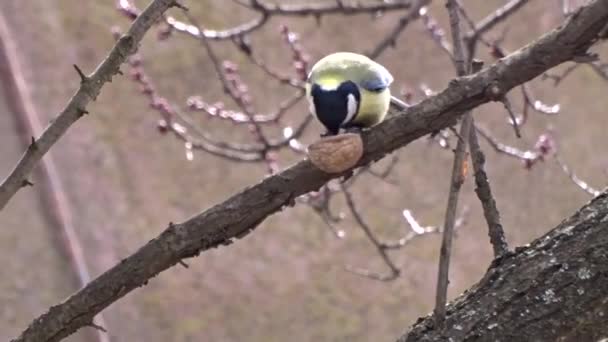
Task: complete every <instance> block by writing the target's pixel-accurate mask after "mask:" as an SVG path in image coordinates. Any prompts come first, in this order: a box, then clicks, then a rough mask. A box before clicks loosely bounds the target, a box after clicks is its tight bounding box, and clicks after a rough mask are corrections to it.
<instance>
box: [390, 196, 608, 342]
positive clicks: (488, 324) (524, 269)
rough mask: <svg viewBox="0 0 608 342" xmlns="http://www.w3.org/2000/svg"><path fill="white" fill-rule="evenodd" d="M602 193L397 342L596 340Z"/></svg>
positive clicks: (605, 210) (603, 263)
mask: <svg viewBox="0 0 608 342" xmlns="http://www.w3.org/2000/svg"><path fill="white" fill-rule="evenodd" d="M607 231H608V191H604V193H602V194H601V195H600V196H598V197H596V198H595V199H593V200H592V201H591V202H590V203H588V204H587V205H585V206H584V207H583V208H581V209H580V210H579V211H578V212H576V213H575V214H574V215H573V216H572V217H570V218H569V219H567V220H565V221H563V222H562V223H561V224H560V225H559V226H557V227H556V228H555V229H553V230H552V231H550V232H549V233H548V234H546V235H545V236H543V237H540V238H538V239H537V240H536V241H534V242H532V243H531V244H530V245H529V246H526V247H522V248H517V249H516V250H515V252H510V253H509V254H507V255H506V256H504V257H503V258H499V259H496V260H495V261H494V262H493V263H492V265H490V268H489V269H488V271H487V273H486V274H485V276H484V277H483V278H482V279H481V280H480V281H479V283H477V284H476V285H474V286H473V287H472V288H471V289H470V290H469V291H467V292H466V293H465V294H463V295H462V296H460V297H459V298H457V299H456V300H454V301H453V302H452V303H451V304H450V305H449V306H448V308H447V318H446V325H445V327H444V328H440V329H439V328H437V326H436V325H435V322H434V319H435V318H434V317H433V316H427V317H425V318H423V319H420V320H419V321H418V322H417V323H416V324H415V325H414V326H413V327H412V328H411V329H409V331H408V332H407V333H406V334H405V335H403V336H402V337H401V338H400V339H399V342H406V341H416V342H430V341H437V342H439V341H447V340H448V337H449V339H450V340H454V341H497V340H501V341H599V340H600V339H601V338H604V337H606V334H608V324H606V323H608V288H606V284H608V234H607V233H606V232H607Z"/></svg>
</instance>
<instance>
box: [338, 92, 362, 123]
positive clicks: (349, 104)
mask: <svg viewBox="0 0 608 342" xmlns="http://www.w3.org/2000/svg"><path fill="white" fill-rule="evenodd" d="M357 105H358V104H357V99H355V95H353V94H348V96H347V97H346V118H344V121H342V124H343V125H345V124H347V123H349V122H351V121H352V119H353V118H354V117H355V114H357Z"/></svg>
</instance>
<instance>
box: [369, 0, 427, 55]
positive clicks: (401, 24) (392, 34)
mask: <svg viewBox="0 0 608 342" xmlns="http://www.w3.org/2000/svg"><path fill="white" fill-rule="evenodd" d="M430 2H431V0H418V1H416V2H415V3H414V5H413V6H412V8H411V9H409V10H408V12H407V13H406V14H404V15H403V16H401V18H399V20H398V21H397V23H396V24H395V27H393V29H392V30H390V31H389V33H388V34H387V35H386V36H385V37H384V38H383V39H382V40H381V41H380V42H379V43H378V44H377V45H376V46H375V47H374V48H373V49H372V51H371V52H369V53H367V56H368V57H369V58H371V59H376V58H378V57H380V55H381V54H382V53H383V52H384V51H385V50H386V49H387V48H389V47H395V46H396V45H397V38H398V37H399V35H400V34H401V33H402V32H403V31H404V30H405V29H406V28H407V26H408V25H409V24H410V23H411V22H412V21H414V20H416V19H418V18H419V17H420V13H421V11H422V9H423V7H424V6H426V5H428V4H429V3H430ZM425 11H426V10H425Z"/></svg>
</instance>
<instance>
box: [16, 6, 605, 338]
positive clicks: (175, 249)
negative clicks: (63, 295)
mask: <svg viewBox="0 0 608 342" xmlns="http://www.w3.org/2000/svg"><path fill="white" fill-rule="evenodd" d="M169 5H170V4H169ZM607 23H608V2H606V1H604V0H594V1H591V2H589V3H588V4H587V5H585V6H583V7H581V8H580V9H578V10H577V11H576V12H575V13H573V14H572V15H571V16H570V17H569V18H567V19H566V21H565V22H564V24H563V25H561V26H560V27H559V28H557V29H555V30H553V31H551V32H549V33H547V34H545V35H543V36H542V37H540V38H539V39H537V40H536V41H535V42H533V43H531V44H529V45H527V46H525V47H523V48H521V49H520V50H518V51H516V52H514V53H512V54H511V55H509V56H507V57H505V58H503V59H501V60H500V61H498V62H497V63H495V64H494V65H492V66H490V67H488V68H486V69H484V70H482V71H480V72H478V73H476V74H474V75H470V76H464V77H460V78H457V79H455V80H453V81H452V82H450V84H449V85H448V87H447V88H446V89H444V90H443V91H441V92H439V93H438V94H437V95H435V96H432V97H429V98H427V99H425V100H424V101H422V102H420V103H418V104H416V105H413V106H411V107H409V108H407V109H406V110H404V111H403V112H402V113H401V114H399V115H395V116H393V117H390V118H389V119H387V120H386V121H385V122H383V123H381V124H379V125H377V126H376V127H374V128H372V129H370V130H367V131H364V132H363V133H362V138H363V141H364V147H365V154H364V156H363V158H362V159H361V160H360V162H359V164H358V166H364V165H368V164H370V163H372V162H374V161H377V160H379V159H381V158H383V157H384V156H385V155H387V154H388V153H390V152H392V151H394V150H396V149H398V148H402V147H404V146H406V145H407V144H409V143H410V142H412V141H414V140H416V139H418V138H420V137H422V136H424V135H427V134H429V133H432V132H436V131H439V130H441V129H444V128H447V127H450V126H452V125H453V124H454V123H455V122H456V120H457V119H458V118H459V117H460V116H462V115H463V113H465V112H466V111H469V110H471V109H473V108H475V107H477V106H480V105H482V104H484V103H487V102H491V101H499V100H500V99H502V98H503V97H504V95H505V94H506V93H507V92H508V91H509V90H511V89H512V88H513V87H516V86H519V85H521V84H523V83H524V82H527V81H529V80H531V79H533V78H535V77H537V76H539V75H542V74H543V73H545V72H546V71H547V70H549V69H550V68H552V67H554V66H556V65H559V64H561V63H563V62H566V61H570V60H573V59H575V58H578V57H580V56H584V55H586V54H587V49H588V48H589V47H590V46H591V45H593V44H594V43H595V42H596V41H597V40H598V39H599V36H598V35H599V34H600V32H602V30H605V28H606V25H607ZM341 176H343V174H325V173H323V172H321V171H319V170H317V169H316V168H315V167H314V166H313V165H312V164H310V162H308V161H307V160H304V161H301V162H299V163H297V164H296V165H294V166H292V167H290V168H288V169H286V170H284V171H282V172H280V173H278V174H275V175H273V176H270V177H267V178H266V179H264V180H263V181H261V182H260V183H258V184H256V185H253V186H251V187H248V188H246V189H244V190H243V191H242V192H240V193H238V194H236V195H234V196H232V197H230V198H229V199H227V200H226V201H224V202H223V203H220V204H218V205H216V206H214V207H212V208H210V209H208V210H206V211H204V212H202V213H200V214H198V215H196V216H194V217H192V218H191V219H189V220H187V221H185V222H183V223H179V224H172V223H170V224H169V225H168V227H167V228H166V229H165V230H164V231H163V232H162V233H161V234H160V235H159V236H158V237H156V238H155V239H153V240H151V241H150V242H148V243H147V244H146V245H144V246H142V247H141V248H140V249H139V250H138V251H136V252H135V253H134V254H132V255H131V256H129V257H127V258H126V259H124V260H123V261H122V262H120V263H119V264H117V265H115V266H114V267H112V268H111V269H110V270H108V271H107V272H105V273H104V274H102V275H100V276H99V277H98V278H96V279H95V280H93V281H92V282H91V283H89V284H88V285H87V286H85V287H84V288H83V289H81V290H80V291H78V292H77V293H75V294H74V295H72V296H71V297H70V298H68V299H66V300H65V301H64V302H63V303H60V304H58V305H55V306H53V307H51V308H50V309H49V310H48V311H47V312H46V313H44V314H42V315H41V316H40V317H38V318H37V319H35V320H34V321H33V322H32V323H31V324H30V326H29V327H28V328H27V329H26V330H25V331H24V332H23V333H22V334H21V336H19V337H18V338H17V339H15V340H14V341H59V340H61V339H62V338H64V337H66V336H68V335H70V334H72V333H73V332H75V331H76V330H78V329H79V328H81V327H83V326H85V325H87V324H90V323H91V321H92V318H93V317H94V316H95V314H97V313H98V312H100V311H102V310H103V309H104V308H106V307H107V306H109V305H110V304H112V303H113V302H115V301H117V300H118V299H120V298H121V297H123V296H124V295H126V294H127V293H129V292H131V291H132V290H134V289H135V288H137V287H140V286H143V285H145V284H146V283H147V282H148V281H149V280H150V279H151V278H153V277H154V276H156V275H157V274H158V273H160V272H162V271H164V270H166V269H168V268H169V267H172V266H173V265H176V264H178V263H180V262H182V259H184V258H190V257H194V256H197V255H199V254H200V253H201V252H203V251H205V250H208V249H210V248H215V247H220V246H222V245H229V244H231V243H232V242H234V239H238V238H242V237H244V236H245V235H247V234H248V233H250V232H251V231H252V230H253V229H255V227H256V226H257V225H259V224H260V223H261V222H262V221H264V219H265V218H266V217H268V216H269V215H271V214H273V213H276V212H278V211H280V210H282V209H284V208H285V207H287V206H290V205H293V204H294V201H295V199H296V198H297V197H299V196H301V195H304V194H306V193H308V192H310V191H315V190H317V189H319V188H320V187H322V186H323V185H324V184H325V183H327V182H328V181H329V180H331V179H333V178H338V177H341ZM604 200H605V196H604V197H600V198H599V199H598V200H596V201H595V202H593V203H596V204H597V203H604ZM586 212H587V211H585V210H583V213H586ZM580 216H581V215H578V216H575V217H577V218H580ZM604 216H605V214H604ZM594 217H595V218H592V217H589V220H594V219H601V218H602V217H603V216H601V215H596V216H594ZM589 222H595V221H589ZM603 225H604V226H605V224H603ZM600 226H602V224H600ZM585 227H587V228H589V231H592V232H596V231H595V230H593V229H592V228H590V226H585ZM565 229H566V227H560V229H558V233H556V234H550V235H549V239H543V240H542V242H541V243H540V244H541V245H542V246H545V247H544V248H545V249H548V250H549V251H550V248H549V247H552V248H557V249H556V251H558V252H559V251H561V250H562V249H560V247H559V243H557V244H552V242H551V241H555V242H560V241H562V240H561V237H562V236H563V234H559V231H561V230H565ZM577 230H578V229H577ZM601 231H602V230H601V229H600V230H598V231H597V234H598V235H599V234H601ZM575 235H576V234H575ZM585 236H588V235H586V234H582V235H581V237H580V239H583V238H584V237H585ZM595 237H596V239H595V240H591V241H594V242H595V243H596V242H598V241H600V240H599V239H597V235H596V236H595ZM551 238H555V240H551ZM580 239H574V240H570V241H573V242H576V241H583V242H584V241H585V240H580ZM604 239H605V237H604ZM594 246H596V247H597V245H594ZM538 248H541V247H540V246H539V247H538ZM531 250H532V249H531ZM596 250H598V251H600V252H601V250H600V249H597V248H596ZM532 251H533V252H534V250H532ZM522 255H524V256H522ZM543 255H544V254H543ZM602 255H605V253H604V254H602ZM513 258H516V260H522V259H518V258H523V259H525V260H527V259H526V257H525V253H524V254H522V253H518V254H516V255H515V256H513ZM499 260H501V259H499ZM537 260H541V259H537ZM497 264H498V265H501V263H500V262H499V261H498V262H497ZM522 265H523V266H522V267H533V266H534V264H531V263H523V264H522ZM603 265H606V263H605V262H604V264H603ZM538 266H539V267H540V266H541V265H538ZM497 269H498V270H501V268H500V267H499V268H497ZM518 271H521V270H518V269H516V268H514V269H509V272H512V273H514V274H516V273H517V272H518ZM486 278H492V279H494V280H496V279H501V278H500V274H499V273H489V276H486ZM503 280H504V278H503ZM499 283H502V282H499ZM544 290H549V289H544ZM589 293H594V292H593V291H590V292H589ZM520 298H525V296H524V297H521V296H520ZM580 298H584V297H583V296H581V297H580ZM592 298H593V297H592ZM457 305H461V304H457ZM484 305H488V304H487V303H484ZM564 312H566V313H567V312H569V311H564ZM447 317H448V319H451V318H452V317H456V316H454V315H453V311H450V310H448V312H447ZM497 317H500V319H504V318H505V317H503V316H497ZM511 318H513V317H511V316H509V317H508V319H511ZM571 318H574V317H571ZM465 323H466V322H465ZM541 323H542V322H540V323H539V322H538V321H537V324H541ZM463 324H464V323H463ZM417 326H421V325H420V324H419V325H417ZM425 326H426V325H425ZM449 327H450V328H452V327H453V326H449ZM490 330H491V329H490ZM415 331H418V330H415ZM547 334H548V333H547ZM412 336H413V335H412ZM429 336H431V335H429Z"/></svg>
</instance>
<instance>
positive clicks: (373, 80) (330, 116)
mask: <svg viewBox="0 0 608 342" xmlns="http://www.w3.org/2000/svg"><path fill="white" fill-rule="evenodd" d="M392 82H393V76H392V75H391V74H390V73H389V72H388V70H386V68H385V67H384V66H382V65H380V64H378V63H376V62H374V61H373V60H371V59H369V58H368V57H366V56H363V55H360V54H356V53H352V52H336V53H333V54H330V55H328V56H326V57H323V58H322V59H320V60H319V61H318V62H317V63H315V65H314V66H313V67H312V69H311V71H310V74H309V75H308V81H307V82H306V97H307V99H308V102H309V105H310V106H309V109H310V112H311V114H312V115H314V116H315V117H316V118H317V119H318V120H319V121H320V122H321V124H323V126H325V128H327V133H326V134H325V135H336V134H338V133H339V131H340V128H344V129H351V128H356V129H361V128H366V127H371V126H373V125H376V124H378V123H380V122H381V121H382V120H384V117H385V116H386V113H387V111H388V108H389V105H390V102H391V93H390V89H389V86H390V85H391V83H392Z"/></svg>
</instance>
